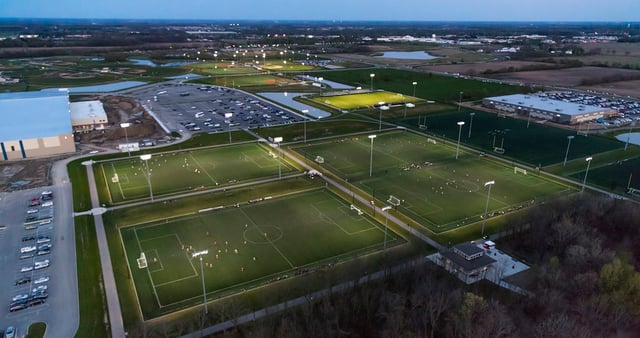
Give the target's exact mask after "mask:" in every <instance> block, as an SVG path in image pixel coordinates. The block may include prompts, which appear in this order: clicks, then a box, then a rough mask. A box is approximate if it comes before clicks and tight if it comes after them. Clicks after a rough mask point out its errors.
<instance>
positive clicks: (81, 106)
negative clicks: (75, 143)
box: [69, 100, 108, 133]
mask: <svg viewBox="0 0 640 338" xmlns="http://www.w3.org/2000/svg"><path fill="white" fill-rule="evenodd" d="M69 107H70V109H71V126H72V127H73V131H74V132H80V133H86V132H90V131H92V130H102V129H104V128H105V127H106V126H107V124H108V120H107V112H105V111H104V106H103V105H102V102H100V101H97V100H96V101H81V102H72V103H71V104H70V105H69Z"/></svg>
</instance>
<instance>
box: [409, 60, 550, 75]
mask: <svg viewBox="0 0 640 338" xmlns="http://www.w3.org/2000/svg"><path fill="white" fill-rule="evenodd" d="M534 67H539V68H556V67H559V65H556V64H553V63H547V62H537V61H495V62H482V63H461V64H453V65H429V66H423V67H419V68H418V69H420V70H424V71H429V72H441V73H445V72H446V73H449V74H455V73H458V74H463V75H470V76H477V75H480V76H482V74H483V73H485V72H486V73H494V72H504V71H519V70H521V69H527V68H534Z"/></svg>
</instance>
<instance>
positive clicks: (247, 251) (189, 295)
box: [119, 189, 401, 318]
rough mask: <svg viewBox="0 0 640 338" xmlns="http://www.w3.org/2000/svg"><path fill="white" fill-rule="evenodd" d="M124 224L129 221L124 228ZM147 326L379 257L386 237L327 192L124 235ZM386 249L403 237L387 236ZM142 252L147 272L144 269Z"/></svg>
mask: <svg viewBox="0 0 640 338" xmlns="http://www.w3.org/2000/svg"><path fill="white" fill-rule="evenodd" d="M123 221H124V222H126V220H123ZM119 222H120V221H119ZM120 233H121V236H122V241H123V245H124V248H125V251H126V256H127V260H128V263H129V266H130V269H131V274H132V277H133V281H134V283H135V287H136V293H137V296H138V300H139V302H140V306H141V309H142V312H143V314H144V316H145V318H151V317H154V316H157V315H160V314H165V313H169V312H173V311H176V310H177V309H180V308H184V307H188V306H192V305H195V304H198V303H201V302H202V284H201V283H202V279H201V278H202V275H201V272H200V262H199V260H197V259H193V258H192V253H193V252H195V251H201V250H208V254H207V255H205V256H203V257H204V258H203V261H202V262H203V267H204V279H205V285H206V290H207V293H208V295H209V298H212V297H213V298H215V297H219V296H220V295H223V294H228V293H233V292H235V291H239V290H241V289H246V288H251V287H256V286H259V285H264V284H267V283H271V282H274V281H276V280H279V279H281V278H287V276H289V277H290V276H294V275H295V274H298V273H301V272H307V271H311V270H313V269H315V268H317V267H318V266H319V265H320V264H324V265H326V264H329V263H334V262H336V261H338V260H341V258H352V257H353V254H355V253H357V252H360V253H364V252H369V251H372V250H379V249H380V248H382V246H383V245H384V229H383V227H381V226H380V225H379V224H377V223H376V222H375V221H373V220H371V219H370V218H368V217H367V216H364V215H358V213H357V212H356V211H354V210H350V206H349V204H347V203H346V202H344V201H342V200H340V199H339V198H338V197H336V196H335V195H333V194H332V193H331V192H329V191H328V190H325V189H315V190H311V191H307V192H302V193H297V194H292V195H287V196H284V197H275V198H273V199H267V200H263V201H260V202H254V203H246V204H243V205H241V206H240V207H228V208H227V207H225V208H224V209H220V210H216V211H210V212H203V213H198V214H194V215H191V216H185V217H179V218H171V219H166V220H165V219H162V220H157V221H155V222H150V223H145V224H137V225H132V226H125V227H122V228H121V229H120ZM387 235H388V243H391V244H392V243H393V242H395V241H398V240H400V241H401V239H399V237H398V236H397V235H395V234H393V233H391V232H388V234H387ZM142 252H144V254H145V257H146V261H147V268H139V266H138V258H140V256H141V253H142Z"/></svg>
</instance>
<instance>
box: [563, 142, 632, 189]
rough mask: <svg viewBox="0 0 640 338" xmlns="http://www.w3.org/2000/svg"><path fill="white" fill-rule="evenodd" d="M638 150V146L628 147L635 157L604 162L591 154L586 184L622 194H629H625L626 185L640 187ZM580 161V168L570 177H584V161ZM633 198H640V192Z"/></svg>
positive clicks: (578, 178)
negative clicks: (591, 159) (591, 158)
mask: <svg viewBox="0 0 640 338" xmlns="http://www.w3.org/2000/svg"><path fill="white" fill-rule="evenodd" d="M638 150H640V149H638V147H633V148H630V152H631V151H633V152H634V153H635V154H636V157H635V158H629V159H623V160H615V161H606V162H605V163H602V160H601V159H600V158H599V157H598V156H593V161H592V162H593V163H592V164H591V167H590V169H589V174H588V175H587V184H589V185H595V186H598V187H600V188H602V189H606V190H609V191H612V192H615V193H617V194H620V195H623V196H629V195H626V192H627V186H629V187H631V188H634V189H640V157H639V156H638V152H639V151H638ZM581 162H582V163H580V164H581V166H580V170H578V171H576V172H574V173H573V174H571V177H572V178H574V179H576V180H583V179H584V174H585V171H586V164H585V162H584V161H581ZM629 197H631V196H629ZM633 198H636V199H638V198H640V193H636V195H635V196H633Z"/></svg>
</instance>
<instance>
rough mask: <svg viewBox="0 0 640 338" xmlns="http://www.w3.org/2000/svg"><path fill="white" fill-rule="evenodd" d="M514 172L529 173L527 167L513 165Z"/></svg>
mask: <svg viewBox="0 0 640 338" xmlns="http://www.w3.org/2000/svg"><path fill="white" fill-rule="evenodd" d="M513 173H514V174H517V173H521V174H524V175H526V174H527V169H523V168H518V167H513Z"/></svg>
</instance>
